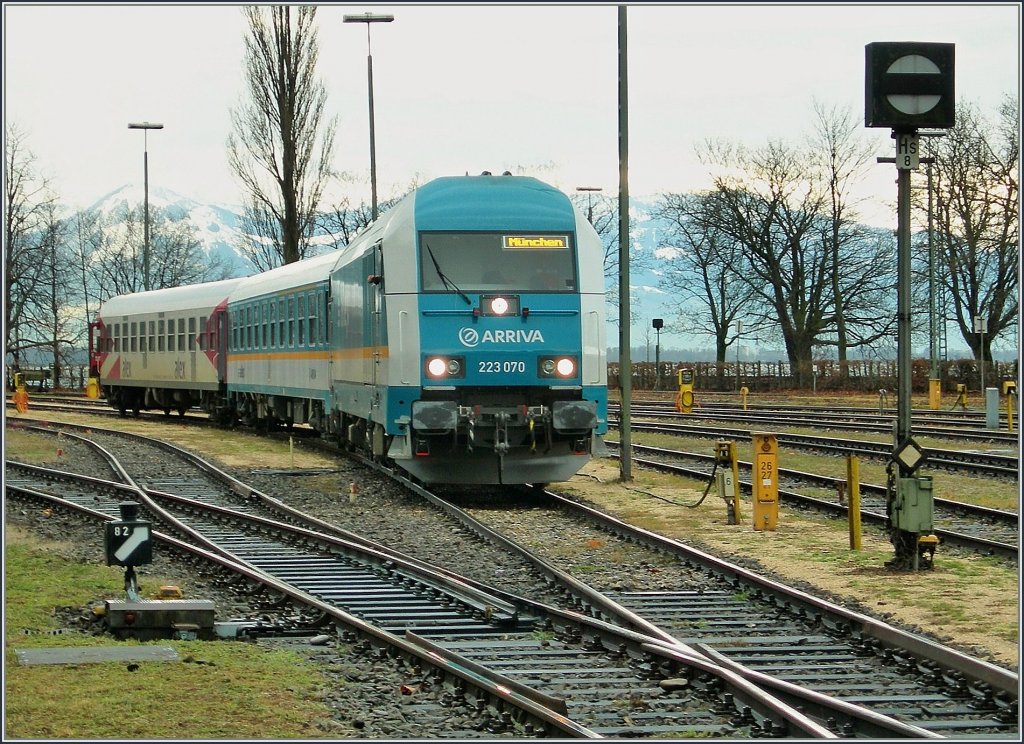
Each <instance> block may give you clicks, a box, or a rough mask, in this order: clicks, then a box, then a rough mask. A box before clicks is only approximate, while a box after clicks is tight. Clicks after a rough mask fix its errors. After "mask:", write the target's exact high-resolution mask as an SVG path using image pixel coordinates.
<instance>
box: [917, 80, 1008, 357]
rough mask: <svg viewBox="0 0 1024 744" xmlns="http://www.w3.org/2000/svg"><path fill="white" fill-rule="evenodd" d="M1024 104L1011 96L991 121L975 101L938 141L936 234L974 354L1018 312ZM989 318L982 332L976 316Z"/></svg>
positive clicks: (987, 350) (961, 108) (962, 107)
mask: <svg viewBox="0 0 1024 744" xmlns="http://www.w3.org/2000/svg"><path fill="white" fill-rule="evenodd" d="M1019 158H1020V109H1019V106H1018V104H1017V102H1016V101H1014V100H1011V99H1009V98H1007V99H1006V100H1005V101H1004V102H1003V104H1002V105H1001V107H1000V109H999V118H998V121H997V123H996V124H995V125H994V126H993V125H992V124H991V123H990V122H988V121H987V120H986V119H985V118H984V117H983V116H982V115H981V114H980V113H979V112H978V110H977V109H976V107H974V106H972V105H971V104H969V103H965V102H961V103H959V104H958V107H957V116H956V125H955V126H954V127H953V128H952V129H950V130H949V131H948V132H947V136H946V137H943V138H941V139H939V140H938V141H937V144H936V147H935V164H934V173H935V179H936V184H935V202H936V203H935V239H936V245H937V249H938V254H939V256H940V260H941V261H942V262H943V264H944V266H943V269H944V270H943V271H942V272H941V276H942V278H943V281H944V282H945V284H946V286H945V290H946V292H947V296H948V298H949V299H950V300H951V302H952V306H953V312H954V313H955V318H954V319H955V321H956V323H957V325H958V327H959V328H960V334H961V335H962V336H963V339H964V341H965V342H966V343H967V345H968V347H969V348H970V349H971V352H972V353H973V354H974V356H975V358H976V359H980V358H984V359H986V360H990V359H991V358H992V348H991V345H992V341H993V340H994V339H996V338H997V337H998V336H999V335H1000V334H1001V333H1003V332H1005V331H1007V330H1008V329H1010V330H1012V328H1013V327H1014V326H1015V325H1016V323H1017V319H1018V313H1019V309H1020V306H1019V296H1018V293H1019V276H1018V272H1019V261H1020V211H1019V195H1020V192H1019V183H1018V178H1019V175H1018V162H1019ZM976 316H985V317H987V318H988V328H987V329H986V332H985V333H984V334H978V333H975V332H974V322H973V321H974V318H975V317H976Z"/></svg>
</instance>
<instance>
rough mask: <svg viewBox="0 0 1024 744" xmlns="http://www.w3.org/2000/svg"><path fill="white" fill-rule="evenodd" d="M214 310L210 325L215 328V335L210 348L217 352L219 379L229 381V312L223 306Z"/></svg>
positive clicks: (219, 380)
mask: <svg viewBox="0 0 1024 744" xmlns="http://www.w3.org/2000/svg"><path fill="white" fill-rule="evenodd" d="M213 312H214V316H215V318H214V322H213V323H211V324H210V325H211V326H212V327H213V328H214V329H215V330H214V337H213V338H212V339H210V348H211V349H213V350H214V351H215V352H216V354H217V381H218V382H227V379H228V354H227V344H228V313H227V310H225V309H224V308H223V307H218V308H217V309H216V310H214V311H213Z"/></svg>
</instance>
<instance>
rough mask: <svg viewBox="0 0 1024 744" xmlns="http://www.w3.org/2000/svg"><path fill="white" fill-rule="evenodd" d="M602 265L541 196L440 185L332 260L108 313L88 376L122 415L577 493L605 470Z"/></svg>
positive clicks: (554, 197)
mask: <svg viewBox="0 0 1024 744" xmlns="http://www.w3.org/2000/svg"><path fill="white" fill-rule="evenodd" d="M603 258H604V250H603V247H602V244H601V241H600V239H599V237H598V235H597V234H596V232H595V231H594V229H593V227H592V226H591V225H590V223H589V222H587V220H586V218H585V217H584V216H583V215H582V214H581V213H580V211H579V210H578V209H576V208H575V207H574V205H573V204H572V203H571V201H570V200H569V198H568V197H567V196H566V195H565V194H564V193H562V192H560V191H559V190H557V189H555V188H553V187H551V186H549V185H547V184H545V183H542V182H541V181H538V180H536V179H534V178H529V177H521V176H511V175H504V176H490V175H486V174H485V175H481V176H465V177H445V178H439V179H436V180H434V181H431V182H429V183H427V184H425V185H423V186H421V187H419V188H417V189H415V190H413V191H412V192H411V193H410V194H409V195H407V196H406V197H405V198H403V199H402V200H401V201H399V202H398V203H397V204H396V205H395V206H394V207H392V208H391V209H390V210H388V211H387V212H385V213H384V214H382V215H381V216H380V218H379V219H378V220H376V221H375V222H374V223H372V224H371V225H369V226H368V227H367V228H365V229H364V230H363V231H362V232H361V233H360V234H359V235H358V236H356V238H354V239H353V240H352V242H351V243H349V244H348V245H347V246H345V247H343V248H340V249H337V250H334V251H332V252H330V253H327V254H324V255H321V256H317V257H314V258H310V259H307V260H304V261H299V262H296V263H293V264H288V265H285V266H282V267H280V268H277V269H274V270H271V271H267V272H263V273H260V274H257V275H254V276H250V277H246V278H242V279H230V280H226V281H222V282H212V283H206V284H199V285H193V286H187V287H177V288H174V289H162V290H155V291H150V292H143V293H138V294H132V295H125V296H120V297H114V298H111V299H110V300H108V301H107V302H105V303H104V304H103V305H102V306H101V308H100V310H99V312H98V314H97V317H96V319H95V321H94V322H93V324H92V326H91V333H90V350H91V352H92V354H91V358H92V368H93V374H94V375H95V376H97V377H98V378H99V383H100V386H101V390H102V393H103V395H104V396H105V397H106V399H107V400H108V401H109V402H110V404H111V405H113V406H115V407H116V408H119V409H120V410H121V412H122V414H124V413H125V412H126V411H127V410H132V411H135V412H138V411H139V410H140V409H157V410H159V409H163V410H164V411H165V412H169V411H170V410H172V409H173V410H177V411H179V412H180V413H183V412H184V411H185V410H187V409H188V408H190V407H192V406H198V407H200V408H202V409H203V410H205V411H207V412H209V413H210V414H211V415H212V416H215V417H218V418H219V419H221V420H224V421H231V422H234V421H242V422H246V423H249V424H253V425H258V426H269V425H275V426H276V425H289V426H290V425H295V424H305V425H308V426H310V427H313V428H314V429H316V430H317V431H319V432H320V433H321V434H322V435H323V436H325V437H328V438H331V439H333V440H335V441H338V442H340V443H342V444H345V445H348V446H351V447H353V448H358V449H360V450H364V451H365V452H367V453H369V454H371V455H372V456H374V457H376V458H377V459H380V460H388V461H391V462H392V463H393V464H394V465H395V466H397V467H398V468H401V469H403V470H404V471H406V472H407V473H409V474H410V475H411V476H413V477H415V478H416V479H418V480H420V481H422V482H424V483H435V484H436V483H452V484H459V483H461V484H522V483H532V484H543V483H549V482H552V481H560V480H565V479H567V478H569V477H570V476H572V475H573V474H574V473H575V472H577V471H578V470H579V468H580V467H582V466H583V464H584V463H585V462H586V461H587V460H588V459H589V457H590V456H592V455H595V454H603V452H604V444H603V441H602V435H603V434H605V433H606V432H607V428H608V423H607V364H606V345H605V330H604V328H605V315H604V307H605V298H604V274H603V269H602V266H603Z"/></svg>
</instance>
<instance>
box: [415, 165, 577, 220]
mask: <svg viewBox="0 0 1024 744" xmlns="http://www.w3.org/2000/svg"><path fill="white" fill-rule="evenodd" d="M415 195H416V218H415V219H416V228H417V229H419V230H447V229H451V226H452V210H453V208H457V214H458V224H459V229H460V230H530V231H534V232H545V231H556V232H562V231H571V230H574V229H575V228H576V216H575V214H574V212H573V207H572V202H571V201H570V200H569V197H568V196H566V195H565V194H564V193H562V192H561V191H559V190H558V189H556V188H555V187H554V186H549V185H548V184H546V183H544V182H543V181H538V180H537V179H536V178H532V177H529V176H446V177H442V178H437V179H435V180H433V181H430V182H429V183H427V184H425V185H423V186H421V187H420V188H419V189H417V190H416V192H415Z"/></svg>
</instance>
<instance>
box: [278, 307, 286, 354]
mask: <svg viewBox="0 0 1024 744" xmlns="http://www.w3.org/2000/svg"><path fill="white" fill-rule="evenodd" d="M285 317H286V316H285V314H284V300H278V302H277V345H278V346H279V347H280V348H282V349H283V348H284V347H285V340H284V323H285Z"/></svg>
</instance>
